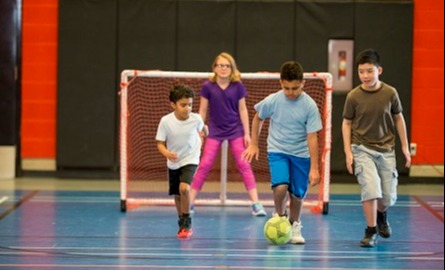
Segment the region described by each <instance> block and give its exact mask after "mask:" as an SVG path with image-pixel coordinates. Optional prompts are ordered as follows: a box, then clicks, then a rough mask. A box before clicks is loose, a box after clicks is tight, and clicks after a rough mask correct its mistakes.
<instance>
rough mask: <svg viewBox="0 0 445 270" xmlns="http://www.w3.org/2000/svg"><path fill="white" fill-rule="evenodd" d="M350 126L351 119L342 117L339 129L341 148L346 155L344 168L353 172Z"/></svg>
mask: <svg viewBox="0 0 445 270" xmlns="http://www.w3.org/2000/svg"><path fill="white" fill-rule="evenodd" d="M351 128H352V121H351V120H348V119H346V118H343V123H342V126H341V131H342V135H343V149H344V151H345V156H346V168H347V169H348V172H349V173H350V174H354V169H353V164H354V155H353V154H352V148H351Z"/></svg>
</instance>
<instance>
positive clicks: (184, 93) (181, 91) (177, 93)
mask: <svg viewBox="0 0 445 270" xmlns="http://www.w3.org/2000/svg"><path fill="white" fill-rule="evenodd" d="M194 97H195V93H194V92H193V90H192V89H191V88H190V87H188V86H186V85H183V84H176V85H174V86H173V88H172V90H171V91H170V101H171V102H173V103H176V102H177V101H178V100H180V99H183V98H194Z"/></svg>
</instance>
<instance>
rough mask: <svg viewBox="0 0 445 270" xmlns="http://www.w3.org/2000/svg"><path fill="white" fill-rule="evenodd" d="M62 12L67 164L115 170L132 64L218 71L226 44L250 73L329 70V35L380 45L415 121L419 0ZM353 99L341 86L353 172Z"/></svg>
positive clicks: (126, 1)
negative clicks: (298, 67)
mask: <svg viewBox="0 0 445 270" xmlns="http://www.w3.org/2000/svg"><path fill="white" fill-rule="evenodd" d="M59 18H60V24H59V27H60V35H59V70H58V72H59V89H58V91H59V100H58V107H59V112H58V134H57V140H58V149H57V164H58V167H59V169H60V168H65V169H66V168H73V169H75V168H80V167H82V168H93V169H94V168H103V169H105V170H107V169H108V170H109V171H116V167H117V164H118V161H117V158H118V157H117V156H118V136H117V128H118V104H117V103H118V95H117V92H118V88H119V79H120V78H119V75H120V72H121V71H122V70H123V69H161V70H177V71H210V70H211V63H212V61H213V59H214V57H215V56H216V55H217V54H218V53H219V52H221V51H227V52H229V53H231V54H233V55H234V56H235V58H236V60H237V63H238V65H239V67H240V69H241V71H242V72H255V71H278V70H279V68H280V65H281V64H282V62H284V61H287V60H290V59H296V60H298V61H300V62H301V63H302V64H303V66H304V68H305V70H306V71H308V72H311V71H320V72H322V71H327V69H328V51H327V50H328V41H329V39H353V40H354V42H355V48H354V49H355V53H357V52H358V50H362V49H365V48H368V47H373V48H375V49H377V50H378V51H379V52H380V54H381V55H382V58H383V61H384V63H383V64H384V72H383V76H382V80H384V81H387V82H388V83H390V84H392V85H394V86H395V87H396V88H397V89H398V90H399V94H400V96H401V98H402V102H403V105H404V109H405V113H404V116H405V118H406V120H407V122H408V123H409V121H410V119H409V118H410V114H411V106H410V100H411V66H412V35H413V33H412V31H413V30H412V26H413V3H412V1H402V0H400V1H376V0H369V1H365V0H362V1H354V0H334V1H317V0H315V1H314V0H311V1H309V0H278V1H277V0H269V1H267V0H238V1H234V0H219V1H212V0H193V1H192V0H94V1H93V0H77V1H73V0H60V14H59ZM393 60H394V61H393ZM395 60H397V61H395ZM356 77H357V76H354V85H357V84H358V83H359V82H358V79H357V78H356ZM345 97H346V93H345V92H334V98H333V106H334V108H333V145H332V166H331V168H332V171H333V172H345V165H344V154H343V142H342V138H341V121H342V118H341V114H342V110H343V104H344V99H345ZM79 108H81V109H80V110H79ZM408 134H409V133H408ZM399 156H400V153H398V157H399ZM398 161H399V166H398V167H399V170H400V171H401V173H406V172H407V170H406V169H404V168H403V166H402V165H403V164H401V163H402V162H403V158H398Z"/></svg>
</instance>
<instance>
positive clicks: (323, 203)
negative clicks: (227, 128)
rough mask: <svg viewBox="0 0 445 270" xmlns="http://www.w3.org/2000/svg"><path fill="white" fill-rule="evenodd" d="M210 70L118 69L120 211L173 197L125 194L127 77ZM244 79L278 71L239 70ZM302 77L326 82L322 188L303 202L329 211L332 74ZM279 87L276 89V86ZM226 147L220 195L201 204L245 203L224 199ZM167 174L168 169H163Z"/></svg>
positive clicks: (178, 75)
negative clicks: (316, 197) (129, 196)
mask: <svg viewBox="0 0 445 270" xmlns="http://www.w3.org/2000/svg"><path fill="white" fill-rule="evenodd" d="M211 75H212V73H209V72H176V71H146V70H124V71H123V72H122V73H121V85H120V86H121V91H120V200H121V203H120V208H121V211H123V212H125V211H126V210H127V203H128V204H137V205H159V204H167V205H170V204H173V200H171V199H170V200H168V201H167V200H165V199H164V200H163V199H159V198H156V199H150V198H128V196H127V195H128V194H127V192H128V190H127V185H128V175H127V172H128V171H127V169H128V168H127V165H128V164H127V160H128V157H127V123H128V107H127V98H128V85H129V84H130V83H131V79H130V78H134V77H156V78H190V77H193V78H203V79H205V78H209V77H210V76H211ZM241 78H243V79H249V78H250V79H253V78H255V79H277V80H279V79H280V74H279V73H241ZM304 78H305V79H310V78H313V79H316V78H319V79H322V80H323V81H324V82H325V90H326V98H325V104H324V109H325V112H324V114H325V117H326V119H325V123H324V124H325V125H324V129H325V142H324V143H325V144H324V145H325V147H324V149H323V152H322V157H321V159H322V160H323V161H324V168H322V174H323V175H321V183H322V187H320V188H321V189H322V190H320V191H319V198H318V200H314V201H309V200H305V206H310V207H312V211H313V212H318V213H323V214H327V213H328V209H329V207H328V205H329V187H330V156H331V137H332V132H331V129H332V75H331V74H330V73H326V72H313V73H304ZM277 90H278V89H277ZM227 149H228V143H227V141H224V142H223V144H222V147H221V174H220V195H219V199H205V200H202V201H200V200H199V199H198V200H197V202H196V203H197V204H201V205H238V206H239V205H248V204H250V202H249V201H248V200H229V199H227V160H228V155H227ZM166 176H167V169H166ZM262 202H263V204H264V205H265V206H273V201H262Z"/></svg>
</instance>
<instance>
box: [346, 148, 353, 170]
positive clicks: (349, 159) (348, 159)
mask: <svg viewBox="0 0 445 270" xmlns="http://www.w3.org/2000/svg"><path fill="white" fill-rule="evenodd" d="M345 155H346V168H347V169H348V172H349V173H350V174H354V155H353V154H352V152H349V153H345Z"/></svg>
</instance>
